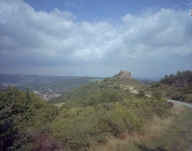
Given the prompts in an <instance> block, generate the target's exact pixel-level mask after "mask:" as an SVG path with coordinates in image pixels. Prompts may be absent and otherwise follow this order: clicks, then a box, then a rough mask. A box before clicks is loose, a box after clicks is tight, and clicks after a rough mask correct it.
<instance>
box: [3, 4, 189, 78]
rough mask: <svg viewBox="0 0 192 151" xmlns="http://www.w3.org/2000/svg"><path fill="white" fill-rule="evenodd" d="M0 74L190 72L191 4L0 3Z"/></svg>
mask: <svg viewBox="0 0 192 151" xmlns="http://www.w3.org/2000/svg"><path fill="white" fill-rule="evenodd" d="M0 5H1V16H0V73H7V74H38V75H64V76H65V75H74V76H99V77H110V76H113V75H115V74H117V73H118V72H119V70H127V71H130V72H131V73H132V76H133V77H136V78H161V77H163V76H164V75H165V74H171V73H176V72H177V71H178V70H181V71H183V70H192V17H190V11H189V10H190V6H192V1H191V0H161V1H159V0H46V1H45V0H0Z"/></svg>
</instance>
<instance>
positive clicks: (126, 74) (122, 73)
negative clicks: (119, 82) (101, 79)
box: [116, 70, 132, 79]
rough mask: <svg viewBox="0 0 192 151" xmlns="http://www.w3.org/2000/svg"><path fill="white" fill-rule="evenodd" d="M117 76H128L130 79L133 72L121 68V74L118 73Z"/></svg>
mask: <svg viewBox="0 0 192 151" xmlns="http://www.w3.org/2000/svg"><path fill="white" fill-rule="evenodd" d="M116 76H119V77H120V78H128V79H131V78H132V77H131V72H129V71H125V70H120V72H119V74H117V75H116Z"/></svg>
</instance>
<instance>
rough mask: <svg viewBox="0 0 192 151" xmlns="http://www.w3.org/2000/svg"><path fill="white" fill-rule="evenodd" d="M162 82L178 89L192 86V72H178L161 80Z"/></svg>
mask: <svg viewBox="0 0 192 151" xmlns="http://www.w3.org/2000/svg"><path fill="white" fill-rule="evenodd" d="M161 82H162V83H163V84H167V85H174V86H176V87H183V86H192V71H190V70H187V71H183V72H181V71H177V73H176V74H175V75H174V74H170V75H169V76H168V75H165V77H164V78H162V79H161Z"/></svg>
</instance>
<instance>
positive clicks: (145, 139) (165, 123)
mask: <svg viewBox="0 0 192 151" xmlns="http://www.w3.org/2000/svg"><path fill="white" fill-rule="evenodd" d="M184 111H185V109H184V108H183V107H182V106H181V105H178V104H174V107H173V108H172V109H171V111H170V112H171V113H172V116H169V117H167V118H164V119H162V118H159V117H157V116H154V117H153V119H152V121H150V122H149V123H148V124H147V125H144V132H143V133H142V134H138V133H133V134H131V135H130V134H128V133H127V132H124V133H123V134H122V136H121V137H120V138H116V137H113V136H111V135H109V136H108V141H107V142H106V143H105V144H102V145H93V146H92V147H91V148H90V151H129V150H130V151H133V150H135V151H137V150H140V149H139V148H138V147H137V145H142V146H146V147H148V146H150V144H151V143H152V142H153V141H154V140H160V139H161V138H162V137H163V136H164V135H165V134H166V133H167V131H168V130H169V128H170V126H171V125H172V124H173V123H174V120H175V118H177V116H178V115H179V114H180V113H182V112H184Z"/></svg>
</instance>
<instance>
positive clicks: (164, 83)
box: [146, 70, 192, 102]
mask: <svg viewBox="0 0 192 151" xmlns="http://www.w3.org/2000/svg"><path fill="white" fill-rule="evenodd" d="M154 91H159V92H161V93H162V94H163V96H164V97H166V98H169V99H173V100H179V101H187V102H192V71H190V70H187V71H178V72H177V73H176V74H170V75H169V76H168V75H165V77H164V78H162V79H161V80H160V81H159V82H156V83H153V84H152V85H151V86H150V87H148V88H146V93H149V94H150V93H152V92H154Z"/></svg>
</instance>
